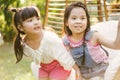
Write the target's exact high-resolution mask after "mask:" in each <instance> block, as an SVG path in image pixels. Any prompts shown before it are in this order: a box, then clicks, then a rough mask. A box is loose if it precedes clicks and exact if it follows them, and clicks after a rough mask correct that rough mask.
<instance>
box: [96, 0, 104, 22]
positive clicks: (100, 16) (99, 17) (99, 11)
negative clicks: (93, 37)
mask: <svg viewBox="0 0 120 80" xmlns="http://www.w3.org/2000/svg"><path fill="white" fill-rule="evenodd" d="M101 6H102V5H101V0H97V8H98V20H99V21H103V17H102V8H101Z"/></svg>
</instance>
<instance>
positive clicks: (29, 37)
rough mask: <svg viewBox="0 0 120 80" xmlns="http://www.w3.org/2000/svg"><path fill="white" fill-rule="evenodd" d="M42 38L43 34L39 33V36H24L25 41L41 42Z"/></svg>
mask: <svg viewBox="0 0 120 80" xmlns="http://www.w3.org/2000/svg"><path fill="white" fill-rule="evenodd" d="M42 36H43V32H42V31H41V32H40V33H39V34H35V35H26V37H25V40H26V41H37V40H41V39H42Z"/></svg>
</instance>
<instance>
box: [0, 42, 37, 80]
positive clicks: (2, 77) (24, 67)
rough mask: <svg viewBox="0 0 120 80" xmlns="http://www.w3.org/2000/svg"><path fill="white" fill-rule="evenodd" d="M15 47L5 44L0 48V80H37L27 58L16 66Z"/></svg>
mask: <svg viewBox="0 0 120 80" xmlns="http://www.w3.org/2000/svg"><path fill="white" fill-rule="evenodd" d="M15 61H16V59H15V55H14V52H13V45H12V44H8V43H5V44H4V45H1V46H0V71H1V72H0V80H35V78H34V76H33V74H32V72H31V69H30V63H31V62H30V61H29V60H27V59H26V58H23V60H22V61H21V62H19V63H17V64H15Z"/></svg>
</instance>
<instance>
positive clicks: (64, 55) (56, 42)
mask: <svg viewBox="0 0 120 80" xmlns="http://www.w3.org/2000/svg"><path fill="white" fill-rule="evenodd" d="M12 11H13V12H15V14H14V16H13V21H14V26H15V28H16V30H17V32H18V34H17V37H16V39H15V43H14V51H15V55H16V58H17V63H18V62H19V61H20V60H21V59H22V57H23V55H26V56H28V57H32V58H33V60H34V61H35V62H36V64H39V65H40V66H41V67H40V68H39V79H40V80H66V79H67V77H68V76H69V74H70V71H71V68H72V67H73V68H75V69H76V74H77V75H78V78H80V79H81V77H80V71H79V68H78V67H77V66H76V65H75V61H74V60H73V58H72V57H71V55H70V54H69V52H68V51H67V50H66V48H65V47H64V45H63V43H62V40H61V39H60V38H58V36H57V35H56V34H55V33H53V32H50V31H48V30H47V31H45V30H43V29H42V23H41V21H40V14H39V11H38V9H37V8H36V7H35V6H28V7H23V8H19V9H12Z"/></svg>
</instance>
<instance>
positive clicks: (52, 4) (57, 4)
mask: <svg viewBox="0 0 120 80" xmlns="http://www.w3.org/2000/svg"><path fill="white" fill-rule="evenodd" d="M65 5H66V4H65V3H50V4H49V6H65Z"/></svg>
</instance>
